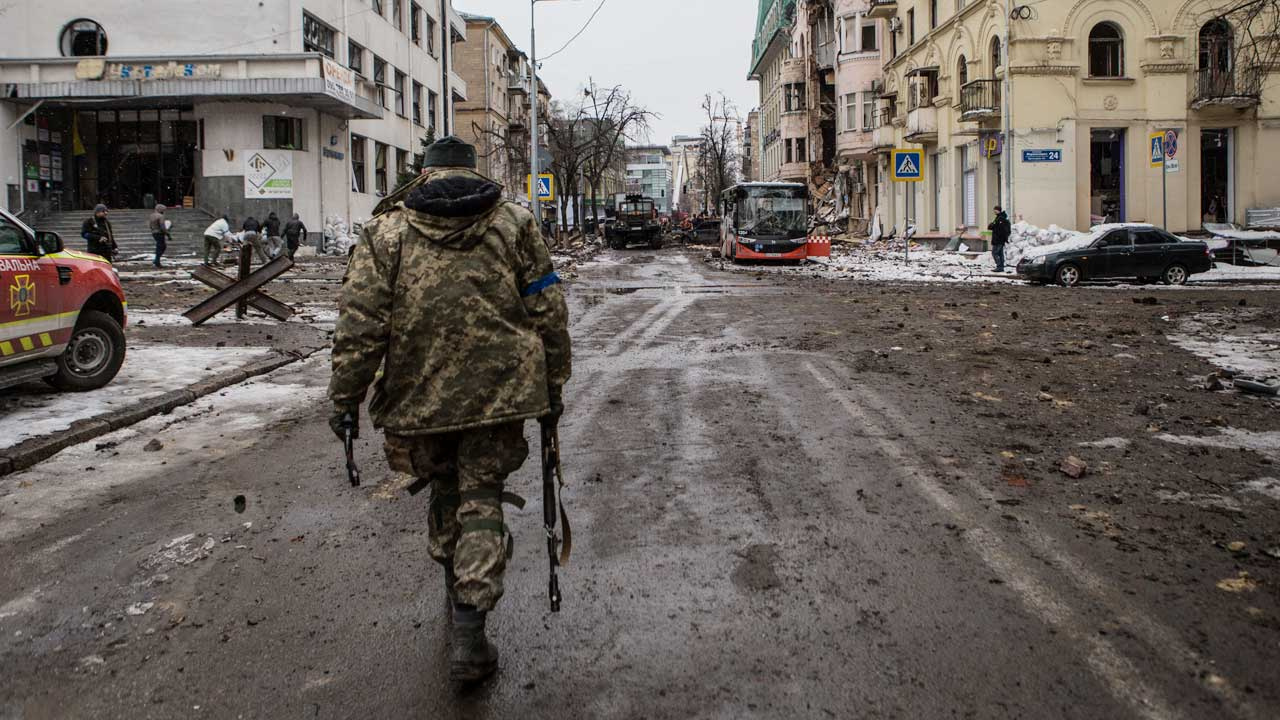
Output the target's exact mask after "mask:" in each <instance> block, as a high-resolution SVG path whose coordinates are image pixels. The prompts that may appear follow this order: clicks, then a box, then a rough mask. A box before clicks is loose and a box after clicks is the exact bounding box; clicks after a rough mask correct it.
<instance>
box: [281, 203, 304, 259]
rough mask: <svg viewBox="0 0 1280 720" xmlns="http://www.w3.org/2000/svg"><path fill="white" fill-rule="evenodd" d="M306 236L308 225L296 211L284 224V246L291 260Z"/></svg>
mask: <svg viewBox="0 0 1280 720" xmlns="http://www.w3.org/2000/svg"><path fill="white" fill-rule="evenodd" d="M306 236H307V226H306V225H303V224H302V220H301V219H300V218H299V217H298V213H294V214H293V217H291V218H289V222H287V223H285V224H284V246H285V252H287V253H288V254H289V259H290V260H292V259H293V255H294V253H296V252H298V246H299V245H301V244H302V240H303V238H305V237H306Z"/></svg>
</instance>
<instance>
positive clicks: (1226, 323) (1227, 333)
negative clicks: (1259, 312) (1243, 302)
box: [1168, 313, 1280, 377]
mask: <svg viewBox="0 0 1280 720" xmlns="http://www.w3.org/2000/svg"><path fill="white" fill-rule="evenodd" d="M1249 319H1250V316H1249V315H1242V314H1240V313H1198V314H1196V315H1192V316H1190V317H1188V318H1185V319H1183V320H1181V321H1179V323H1178V331H1179V332H1177V333H1174V334H1170V335H1169V336H1168V337H1169V342H1171V343H1173V344H1174V345H1177V346H1178V347H1180V348H1182V349H1183V350H1186V351H1188V352H1190V353H1192V354H1194V355H1197V356H1199V357H1201V358H1203V359H1205V360H1207V361H1208V362H1209V363H1211V364H1213V365H1215V366H1217V367H1220V368H1222V369H1224V370H1233V371H1235V372H1238V373H1244V374H1249V375H1257V376H1260V377H1270V376H1280V333H1276V332H1267V331H1264V330H1262V329H1261V328H1257V329H1256V332H1249V329H1250V328H1249V325H1248V320H1249Z"/></svg>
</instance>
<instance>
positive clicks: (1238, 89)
mask: <svg viewBox="0 0 1280 720" xmlns="http://www.w3.org/2000/svg"><path fill="white" fill-rule="evenodd" d="M1225 5H1226V6H1225V7H1224V8H1223V9H1222V10H1221V11H1220V12H1219V13H1218V14H1217V15H1216V16H1214V17H1212V18H1211V19H1209V21H1208V22H1206V23H1205V24H1204V25H1202V26H1201V30H1200V37H1199V53H1198V58H1197V60H1198V78H1197V96H1198V98H1200V99H1217V98H1230V97H1237V96H1245V97H1248V96H1253V97H1259V96H1261V94H1262V86H1263V85H1264V84H1265V82H1266V78H1267V74H1268V73H1269V72H1273V71H1275V70H1277V69H1280V0H1233V2H1229V3H1226V4H1225Z"/></svg>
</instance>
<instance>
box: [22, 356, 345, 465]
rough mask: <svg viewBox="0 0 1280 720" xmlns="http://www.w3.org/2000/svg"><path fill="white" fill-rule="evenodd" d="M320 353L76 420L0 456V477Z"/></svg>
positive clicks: (268, 362) (258, 365)
mask: <svg viewBox="0 0 1280 720" xmlns="http://www.w3.org/2000/svg"><path fill="white" fill-rule="evenodd" d="M321 349H322V348H319V347H313V348H302V349H301V350H298V351H287V352H282V351H279V350H276V351H273V355H274V356H273V357H265V358H262V359H261V360H256V361H254V362H251V363H249V364H248V365H245V366H244V367H242V368H239V369H236V370H231V371H229V372H225V373H222V374H221V375H217V376H215V377H212V378H209V379H207V380H202V381H200V382H198V383H195V384H194V385H189V386H187V387H186V388H185V389H182V390H173V391H171V392H167V393H165V394H163V395H160V396H158V397H152V398H147V399H145V400H140V401H138V402H136V403H134V404H133V405H131V406H129V407H127V408H122V409H120V410H114V411H112V412H109V413H104V414H102V415H99V416H98V417H93V418H86V419H84V420H77V421H76V422H74V423H72V425H71V427H69V428H67V429H66V430H60V431H58V432H56V433H52V434H50V435H44V436H41V437H36V438H31V439H30V440H26V441H24V442H22V443H19V444H18V445H15V446H14V447H12V448H9V449H8V450H5V451H4V455H2V456H0V477H3V476H5V475H9V474H11V473H15V472H18V471H19V470H26V469H27V468H29V467H32V466H33V465H36V464H37V463H40V462H42V461H44V460H48V459H49V458H51V457H53V456H54V455H56V454H58V453H59V452H61V451H63V450H65V449H66V448H68V447H71V446H72V445H79V444H80V443H83V442H88V441H90V440H93V439H94V438H97V437H101V436H103V435H106V434H107V433H111V432H115V431H116V430H121V429H123V428H126V427H129V426H130V425H135V424H137V423H139V422H141V421H143V420H146V419H147V418H149V417H152V416H155V415H160V414H163V413H168V412H171V411H173V410H174V409H175V408H179V407H181V406H183V405H190V404H191V403H193V402H195V401H196V400H199V399H200V398H202V397H204V396H206V395H211V394H213V393H215V392H217V391H219V390H221V389H223V388H226V387H230V386H232V385H237V384H239V383H242V382H244V381H245V380H248V379H250V378H254V377H257V376H259V375H265V374H267V373H269V372H271V371H273V370H278V369H280V368H282V367H284V366H285V365H291V364H293V363H295V362H299V361H301V360H305V359H307V358H309V357H311V356H312V355H314V354H315V353H316V352H318V351H320V350H321Z"/></svg>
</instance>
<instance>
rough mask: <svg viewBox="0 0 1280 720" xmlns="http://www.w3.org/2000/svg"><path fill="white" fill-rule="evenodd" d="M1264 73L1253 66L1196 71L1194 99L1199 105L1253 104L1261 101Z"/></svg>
mask: <svg viewBox="0 0 1280 720" xmlns="http://www.w3.org/2000/svg"><path fill="white" fill-rule="evenodd" d="M1264 77H1265V73H1263V72H1262V68H1260V67H1257V66H1255V65H1248V66H1244V67H1235V68H1229V69H1227V68H1203V69H1201V70H1198V71H1196V87H1195V97H1193V98H1192V100H1193V101H1194V102H1195V103H1197V104H1200V105H1206V104H1214V103H1226V104H1232V105H1238V104H1246V105H1247V104H1254V103H1257V102H1259V101H1260V100H1261V99H1262V83H1263V79H1264Z"/></svg>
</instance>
